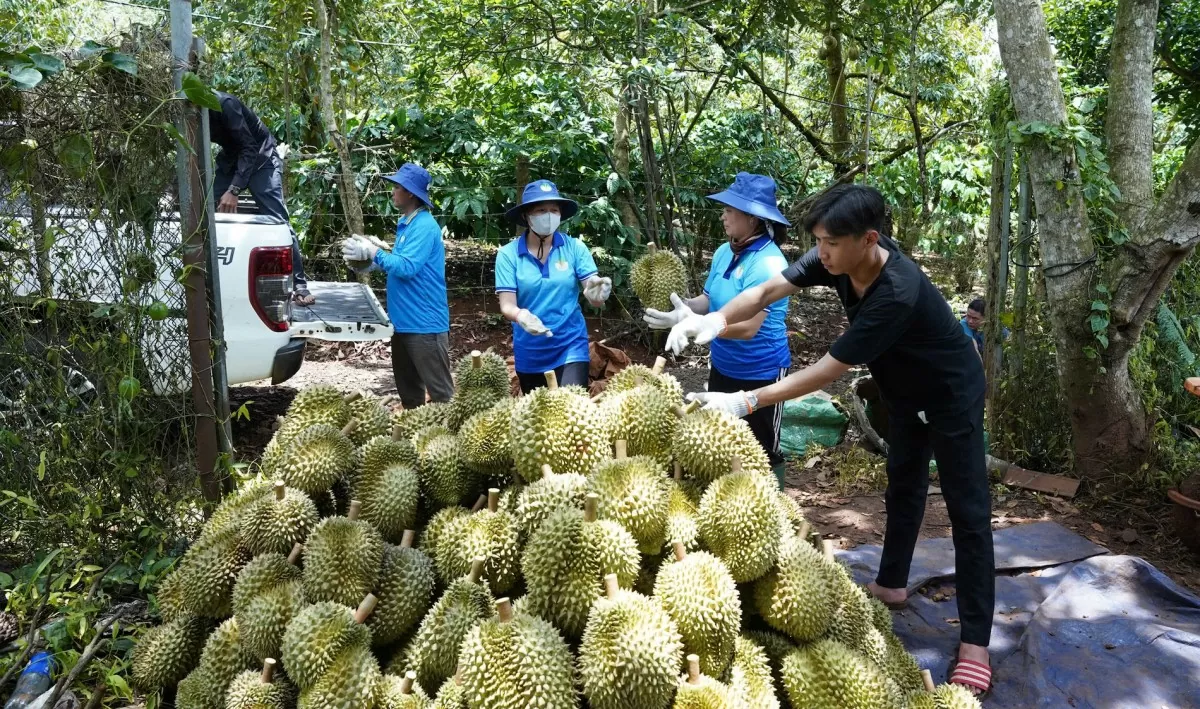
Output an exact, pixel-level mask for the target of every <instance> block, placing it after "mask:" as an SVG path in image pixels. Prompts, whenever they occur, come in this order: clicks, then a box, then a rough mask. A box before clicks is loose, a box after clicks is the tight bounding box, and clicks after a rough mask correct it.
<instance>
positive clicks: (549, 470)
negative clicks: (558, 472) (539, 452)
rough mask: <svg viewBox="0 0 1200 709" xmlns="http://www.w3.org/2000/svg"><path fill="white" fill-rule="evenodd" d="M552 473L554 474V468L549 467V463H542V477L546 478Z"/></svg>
mask: <svg viewBox="0 0 1200 709" xmlns="http://www.w3.org/2000/svg"><path fill="white" fill-rule="evenodd" d="M553 474H554V469H553V468H551V467H550V464H549V463H542V477H544V478H548V477H550V476H551V475H553Z"/></svg>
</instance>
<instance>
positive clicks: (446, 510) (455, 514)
mask: <svg viewBox="0 0 1200 709" xmlns="http://www.w3.org/2000/svg"><path fill="white" fill-rule="evenodd" d="M470 514H471V510H468V509H467V508H466V507H459V506H454V507H443V508H442V509H440V510H438V511H437V512H435V513H434V514H433V516H432V517H430V518H429V521H428V522H427V523H426V524H425V529H423V530H422V531H421V536H420V538H419V539H418V541H417V548H418V549H420V550H421V551H423V552H425V554H426V555H427V556H428V557H429V558H430V559H433V558H435V557H436V556H437V546H438V542H440V541H441V538H442V533H443V532H445V531H446V528H447V527H449V526H450V524H451V523H452V522H454V521H455V520H456V519H458V518H460V517H466V516H468V515H470Z"/></svg>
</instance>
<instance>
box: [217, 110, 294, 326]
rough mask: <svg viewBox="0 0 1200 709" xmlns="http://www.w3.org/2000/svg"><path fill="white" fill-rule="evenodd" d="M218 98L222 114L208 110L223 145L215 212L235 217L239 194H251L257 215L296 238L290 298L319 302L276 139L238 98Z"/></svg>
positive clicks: (218, 158)
mask: <svg viewBox="0 0 1200 709" xmlns="http://www.w3.org/2000/svg"><path fill="white" fill-rule="evenodd" d="M216 93H217V98H218V99H220V101H221V111H220V112H219V113H218V112H216V111H209V113H208V128H209V133H210V134H211V138H212V142H214V143H216V144H217V145H220V146H221V153H220V155H218V156H217V159H216V170H215V173H216V174H214V175H213V198H214V199H216V200H217V211H218V212H221V213H223V214H235V213H236V212H237V207H238V195H240V194H241V193H242V191H243V190H247V189H248V190H250V196H251V197H253V198H254V203H255V204H256V205H258V211H260V212H262V213H263V214H267V215H270V216H272V217H275V218H276V219H281V220H283V223H284V224H287V225H288V231H290V232H291V233H292V298H293V300H295V301H296V303H297V304H299V305H312V304H313V302H315V300H316V299H315V298H313V296H312V294H311V293H309V292H308V279H307V278H306V277H305V275H304V262H303V259H302V258H301V256H300V240H299V239H297V238H296V232H295V231H293V230H292V224H291V219H290V218H289V216H288V211H287V205H285V204H284V203H283V161H282V160H280V159H279V154H278V153H277V152H276V151H275V136H273V135H271V131H269V130H267V127H266V126H265V125H264V124H263V122H262V121H261V120H259V118H258V116H257V115H255V113H254V111H251V110H250V109H249V108H247V107H246V104H244V103H242V102H241V101H239V100H238V98H237V97H236V96H232V95H230V94H227V93H225V92H224V91H218V92H216Z"/></svg>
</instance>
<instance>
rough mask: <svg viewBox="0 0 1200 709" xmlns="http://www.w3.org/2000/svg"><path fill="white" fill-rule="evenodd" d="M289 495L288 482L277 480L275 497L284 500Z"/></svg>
mask: <svg viewBox="0 0 1200 709" xmlns="http://www.w3.org/2000/svg"><path fill="white" fill-rule="evenodd" d="M286 496H287V483H285V482H284V481H282V480H276V481H275V499H276V500H281V501H282V500H283V498H284V497H286Z"/></svg>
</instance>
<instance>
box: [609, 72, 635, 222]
mask: <svg viewBox="0 0 1200 709" xmlns="http://www.w3.org/2000/svg"><path fill="white" fill-rule="evenodd" d="M629 113H630V111H629V91H628V88H627V87H623V88H622V89H621V93H620V95H619V96H618V97H617V116H616V119H614V120H613V163H614V165H613V167H614V171H615V172H616V173H617V177H619V178H621V180H622V181H624V182H629ZM615 197H616V202H617V208H618V209H619V210H620V212H621V223H622V224H624V225H625V226H626V227H628V228H630V229H633V230H635V231H638V220H637V215H636V214H634V212H633V205H632V204H630V203H629V198H628V197H626V196H625V195H623V194H620V193H618V194H617V195H616V196H615ZM637 241H638V242H639V243H640V242H641V241H642V239H641V236H640V234H639V235H638V238H637Z"/></svg>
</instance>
